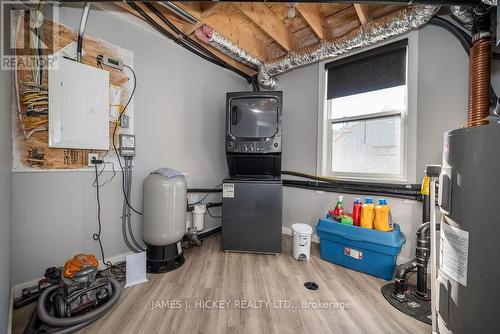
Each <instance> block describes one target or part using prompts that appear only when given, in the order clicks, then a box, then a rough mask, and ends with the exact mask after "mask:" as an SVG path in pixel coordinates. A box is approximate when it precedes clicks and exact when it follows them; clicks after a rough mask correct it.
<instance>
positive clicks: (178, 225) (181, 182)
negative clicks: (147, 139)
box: [142, 173, 187, 273]
mask: <svg viewBox="0 0 500 334" xmlns="http://www.w3.org/2000/svg"><path fill="white" fill-rule="evenodd" d="M143 191H144V195H143V196H144V211H143V216H142V222H143V223H142V238H143V239H144V242H145V243H146V245H147V269H148V272H152V273H162V272H167V271H171V270H174V269H177V268H179V267H180V266H181V265H182V264H183V263H184V256H183V254H182V245H181V241H182V238H183V236H184V233H185V229H186V199H187V186H186V179H185V178H184V176H182V175H177V176H172V177H167V176H164V175H161V174H156V173H153V174H151V175H149V176H148V177H147V178H146V179H145V180H144V184H143Z"/></svg>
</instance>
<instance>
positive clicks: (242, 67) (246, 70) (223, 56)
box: [115, 2, 255, 75]
mask: <svg viewBox="0 0 500 334" xmlns="http://www.w3.org/2000/svg"><path fill="white" fill-rule="evenodd" d="M115 5H116V6H119V7H121V8H122V9H124V10H126V11H127V12H129V13H131V14H133V15H134V16H137V17H138V18H140V19H142V20H144V18H143V17H142V16H141V15H139V14H138V13H137V12H136V11H135V10H134V9H132V8H131V7H130V6H129V5H127V4H126V3H124V2H115ZM136 5H137V6H139V7H140V8H141V9H142V10H143V11H144V12H145V13H146V14H147V15H148V16H149V17H151V18H152V19H153V20H154V21H155V22H156V23H157V24H158V25H160V26H161V27H162V28H164V29H165V30H167V31H169V32H170V33H172V34H174V35H176V33H175V32H174V31H172V30H171V29H170V28H169V27H168V26H167V25H166V24H165V23H164V22H163V21H161V20H160V19H159V18H158V17H157V16H156V15H155V14H154V13H153V12H152V11H151V10H150V9H149V8H148V7H147V6H146V5H145V4H143V3H139V2H137V3H136ZM156 7H157V9H158V10H159V11H160V12H162V14H163V15H164V16H166V17H167V18H168V19H169V20H171V21H173V19H174V17H173V15H170V14H169V13H168V12H167V11H166V9H163V8H161V7H159V6H156ZM186 25H188V24H187V23H186ZM176 26H177V27H178V28H179V29H181V30H182V29H183V26H182V25H181V24H179V23H177V24H176ZM186 38H189V39H191V40H193V41H195V42H198V40H197V39H196V37H195V36H194V35H191V36H187V37H186ZM203 46H204V47H205V48H207V49H208V50H209V51H210V52H212V53H213V54H214V55H216V56H217V57H218V58H219V59H222V60H223V61H225V62H226V63H227V64H229V65H231V66H233V67H235V68H237V69H239V70H240V71H242V72H244V73H246V74H248V75H253V74H255V70H254V69H252V68H250V67H248V66H246V65H244V64H243V63H240V62H238V61H236V60H234V59H233V58H231V57H229V56H228V55H226V54H224V53H222V52H220V51H219V50H217V49H216V48H214V47H212V46H210V45H207V44H204V45H203Z"/></svg>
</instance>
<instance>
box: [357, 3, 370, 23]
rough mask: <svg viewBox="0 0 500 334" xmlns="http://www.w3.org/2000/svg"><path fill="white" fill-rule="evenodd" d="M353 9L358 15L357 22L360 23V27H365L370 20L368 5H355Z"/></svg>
mask: <svg viewBox="0 0 500 334" xmlns="http://www.w3.org/2000/svg"><path fill="white" fill-rule="evenodd" d="M354 9H355V10H356V14H358V18H359V22H361V24H362V25H366V24H367V23H368V22H370V21H371V20H372V17H371V14H370V9H369V8H368V5H366V4H357V3H355V4H354Z"/></svg>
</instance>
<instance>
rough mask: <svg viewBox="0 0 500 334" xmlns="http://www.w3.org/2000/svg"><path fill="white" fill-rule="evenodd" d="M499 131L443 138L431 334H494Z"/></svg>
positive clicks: (475, 130) (498, 296)
mask: <svg viewBox="0 0 500 334" xmlns="http://www.w3.org/2000/svg"><path fill="white" fill-rule="evenodd" d="M499 143H500V126H499V125H482V126H474V127H468V128H462V129H457V130H453V131H450V132H448V133H446V134H445V138H444V148H443V166H442V170H441V175H440V180H439V196H438V202H439V206H440V209H441V212H442V213H443V217H442V222H441V228H440V233H439V247H437V252H436V254H435V255H436V257H437V258H436V262H437V282H436V288H437V289H436V290H437V291H436V300H435V301H434V302H435V305H436V308H437V324H436V325H437V326H436V327H437V331H438V333H440V334H449V333H453V334H468V333H500V322H499V321H498V320H499V319H498V316H499V314H500V313H499V311H498V301H499V300H500V290H499V289H498V282H499V280H500V266H499V265H498V260H497V259H498V258H497V256H498V254H500V239H499V238H500V224H499V221H500V205H498V203H497V201H498V197H499V192H500V177H499V175H498V171H499V166H500V150H499V149H498V144H499Z"/></svg>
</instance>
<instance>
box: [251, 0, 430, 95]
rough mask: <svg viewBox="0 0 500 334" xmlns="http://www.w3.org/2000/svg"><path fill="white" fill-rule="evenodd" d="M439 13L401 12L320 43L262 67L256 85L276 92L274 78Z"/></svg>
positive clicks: (417, 9)
mask: <svg viewBox="0 0 500 334" xmlns="http://www.w3.org/2000/svg"><path fill="white" fill-rule="evenodd" d="M438 10H439V6H428V5H424V6H412V7H407V8H403V9H401V10H399V11H397V12H395V13H393V14H389V15H386V16H384V17H382V18H379V19H376V20H374V21H372V22H369V23H368V24H366V25H365V26H361V27H359V28H356V29H354V30H352V31H351V32H349V33H347V34H345V35H343V36H341V37H339V38H337V39H335V40H333V41H322V42H321V43H320V44H319V45H316V46H313V47H309V48H306V49H304V50H302V51H299V52H291V53H290V54H288V55H286V56H284V57H282V58H280V59H278V60H275V61H272V62H269V63H264V64H263V65H262V67H261V68H260V72H259V84H260V85H261V86H262V87H264V88H267V89H276V88H277V87H278V85H279V81H278V80H277V79H276V78H274V76H275V75H278V74H281V73H284V72H287V71H290V70H292V69H294V68H297V67H300V66H304V65H309V64H312V63H315V62H319V61H321V60H324V59H328V58H334V57H338V56H339V55H342V54H344V53H347V52H350V51H353V50H356V49H359V48H362V47H366V46H369V45H373V44H375V43H378V42H381V41H383V40H386V39H388V38H391V37H396V36H399V35H402V34H405V33H407V32H409V31H411V30H413V29H417V28H419V27H420V26H422V25H424V24H425V23H427V22H428V21H429V20H430V19H431V18H432V17H433V16H434V14H436V12H437V11H438Z"/></svg>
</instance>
